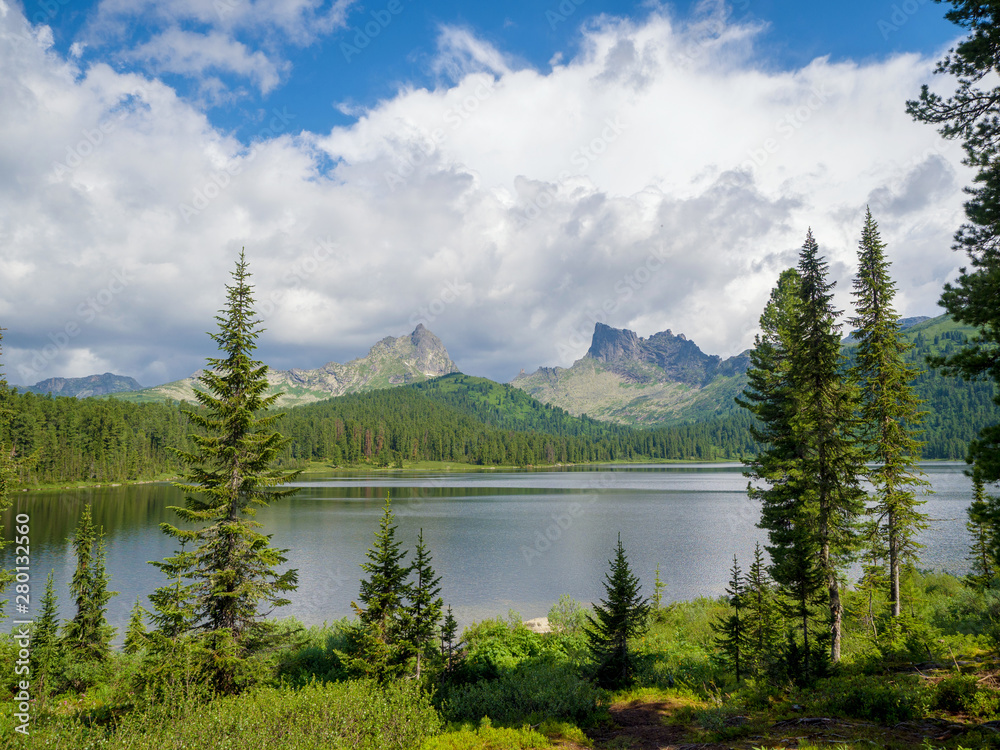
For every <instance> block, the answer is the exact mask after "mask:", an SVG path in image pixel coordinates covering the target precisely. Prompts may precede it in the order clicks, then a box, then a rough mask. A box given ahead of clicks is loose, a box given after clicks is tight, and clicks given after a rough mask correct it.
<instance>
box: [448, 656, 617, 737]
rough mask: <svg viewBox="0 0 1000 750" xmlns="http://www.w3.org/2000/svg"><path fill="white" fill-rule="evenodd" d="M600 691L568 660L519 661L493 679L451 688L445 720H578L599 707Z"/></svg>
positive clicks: (511, 723)
mask: <svg viewBox="0 0 1000 750" xmlns="http://www.w3.org/2000/svg"><path fill="white" fill-rule="evenodd" d="M599 694H600V693H599V691H598V689H597V688H595V687H594V686H593V685H592V684H591V683H590V682H588V681H587V680H585V679H583V678H582V677H580V676H579V675H578V674H577V673H576V670H575V669H574V668H573V667H572V666H571V665H570V664H568V663H567V662H565V661H563V662H560V661H557V660H555V659H552V658H548V659H541V660H536V661H532V662H527V663H524V664H521V665H519V666H518V667H516V668H515V669H512V670H510V671H508V672H505V673H504V674H502V675H501V676H500V677H499V678H497V679H493V680H481V681H479V682H475V683H472V684H467V685H456V686H454V687H451V688H450V689H449V690H448V692H447V695H446V696H445V699H444V706H443V713H444V716H445V718H446V719H447V720H448V721H459V722H461V721H478V720H480V719H481V718H483V717H484V716H487V717H489V718H490V719H491V720H492V721H493V722H495V723H497V724H505V725H520V724H521V723H523V722H525V721H528V720H532V721H533V722H534V721H537V720H538V719H542V718H545V719H565V720H570V721H576V722H579V721H581V720H583V719H584V718H586V717H587V716H588V715H589V714H590V713H591V712H593V711H594V710H595V709H596V707H597V701H598V696H599Z"/></svg>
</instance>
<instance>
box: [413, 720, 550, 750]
mask: <svg viewBox="0 0 1000 750" xmlns="http://www.w3.org/2000/svg"><path fill="white" fill-rule="evenodd" d="M551 746H552V745H551V743H550V742H549V741H548V740H547V739H546V738H545V737H544V736H542V735H541V734H539V733H538V732H536V731H534V730H533V729H531V728H530V727H521V728H518V729H507V728H502V727H494V726H492V725H491V724H490V720H489V719H483V723H482V725H480V726H479V728H478V729H473V728H472V727H470V726H463V727H462V728H461V729H458V730H456V731H453V732H446V733H445V734H442V735H439V736H437V737H432V738H431V739H429V740H427V741H426V742H425V743H424V745H423V747H422V748H421V750H529V749H530V748H545V747H551Z"/></svg>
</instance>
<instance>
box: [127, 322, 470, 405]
mask: <svg viewBox="0 0 1000 750" xmlns="http://www.w3.org/2000/svg"><path fill="white" fill-rule="evenodd" d="M453 372H458V367H456V366H455V363H454V362H453V361H452V360H451V357H450V356H449V355H448V350H447V349H445V346H444V344H443V343H442V342H441V339H439V338H438V337H437V336H435V335H434V334H433V333H431V332H430V331H428V330H427V329H426V328H425V327H424V325H423V324H422V323H421V324H420V325H418V326H417V327H416V329H415V330H414V331H413V333H411V334H410V335H408V336H400V337H399V338H393V337H392V336H387V337H386V338H384V339H382V340H381V341H379V342H378V343H376V344H375V345H374V346H373V347H372V348H371V349H370V350H369V351H368V354H367V355H366V356H364V357H359V358H358V359H354V360H351V361H350V362H348V363H346V364H339V363H337V362H328V363H327V364H325V365H323V366H322V367H320V368H317V369H315V370H301V369H292V370H269V371H268V373H267V380H268V383H269V384H270V389H269V391H268V392H269V393H275V392H279V391H280V392H282V393H283V394H284V395H283V396H281V397H280V398H279V399H278V406H280V407H282V408H284V407H288V406H294V405H297V404H308V403H312V402H315V401H323V400H325V399H328V398H331V397H332V396H342V395H344V394H346V393H359V392H362V391H371V390H376V389H379V388H390V387H392V386H397V385H406V384H407V383H416V382H420V381H423V380H427V379H428V378H436V377H440V376H441V375H447V374H449V373H453ZM197 377H198V373H194V374H193V375H192V376H191V377H188V378H184V379H183V380H177V381H175V382H173V383H166V384H165V385H159V386H155V387H153V388H147V389H145V390H142V391H138V392H136V393H123V394H120V395H118V396H117V397H118V398H124V399H126V400H130V401H165V400H174V401H194V391H195V386H196V385H197V384H198V381H197Z"/></svg>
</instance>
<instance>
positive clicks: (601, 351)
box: [511, 323, 750, 425]
mask: <svg viewBox="0 0 1000 750" xmlns="http://www.w3.org/2000/svg"><path fill="white" fill-rule="evenodd" d="M749 366H750V357H749V353H748V352H743V353H742V354H738V355H736V356H735V357H730V358H728V359H725V360H723V359H722V358H721V357H718V356H715V355H709V354H705V353H704V352H703V351H701V349H699V348H698V346H697V345H696V344H695V343H694V342H693V341H691V340H689V339H688V338H687V337H686V336H684V334H678V335H674V334H673V332H671V331H670V330H666V331H661V332H660V333H654V334H653V335H652V336H650V337H649V338H648V339H644V338H641V337H639V336H636V334H635V333H634V332H633V331H629V330H623V329H618V328H612V327H611V326H607V325H604V324H603V323H598V324H597V325H596V326H595V327H594V336H593V339H592V340H591V345H590V349H589V350H588V351H587V353H586V354H585V355H584V356H583V358H582V359H579V360H577V361H576V362H574V363H573V365H572V367H569V368H563V367H553V368H549V367H542V368H539V369H538V370H537V371H535V372H533V373H531V374H530V375H526V374H524V372H523V371H522V373H521V374H520V375H518V376H517V377H516V378H514V380H513V381H511V385H513V386H514V387H516V388H520V389H521V390H523V391H525V392H527V393H528V394H530V395H532V396H534V397H535V398H537V399H538V400H539V401H543V402H545V403H549V404H552V405H553V406H559V407H561V408H563V409H565V410H566V411H567V412H569V413H570V414H574V415H581V414H586V415H588V416H590V417H593V418H595V419H601V420H605V421H611V422H619V423H622V424H632V425H654V424H656V425H659V424H670V423H675V422H681V421H689V420H692V419H699V420H702V419H709V418H712V417H717V416H722V415H725V414H728V413H731V412H732V411H733V409H734V408H735V406H734V405H733V402H732V398H733V397H734V396H735V395H736V394H737V393H739V392H740V391H741V390H742V388H743V385H742V384H743V382H744V378H743V375H744V373H746V370H747V368H748V367H749Z"/></svg>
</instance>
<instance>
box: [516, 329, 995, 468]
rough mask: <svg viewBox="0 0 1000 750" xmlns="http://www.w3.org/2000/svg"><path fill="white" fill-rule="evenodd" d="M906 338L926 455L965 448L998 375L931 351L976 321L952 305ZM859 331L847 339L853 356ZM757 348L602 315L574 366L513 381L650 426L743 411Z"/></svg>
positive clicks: (566, 405)
mask: <svg viewBox="0 0 1000 750" xmlns="http://www.w3.org/2000/svg"><path fill="white" fill-rule="evenodd" d="M900 323H901V327H902V328H903V335H902V338H903V340H904V341H905V342H906V343H908V344H910V345H911V348H910V349H909V350H908V351H907V352H906V354H905V355H904V358H905V359H906V361H907V362H908V363H910V364H911V365H912V366H914V367H915V368H916V369H917V370H918V371H919V375H918V376H917V377H916V378H915V380H914V382H913V387H914V391H915V393H916V395H917V397H918V398H919V399H921V401H922V402H923V404H922V406H921V408H922V409H923V410H925V411H926V415H925V418H924V423H923V429H924V432H923V434H922V435H921V436H920V439H921V440H923V441H924V442H925V446H924V449H923V455H924V456H925V457H927V458H961V457H964V456H965V451H966V448H967V447H968V444H969V441H970V440H972V439H973V438H975V437H976V435H977V434H978V432H979V430H980V429H982V428H983V427H984V426H986V425H989V424H995V423H997V422H998V421H1000V407H998V406H997V404H996V403H995V402H994V401H993V397H994V395H995V393H996V388H995V386H994V385H993V383H992V382H989V381H977V382H971V383H970V382H966V381H964V380H961V379H959V378H953V377H948V376H945V375H942V374H941V373H940V372H939V371H937V370H934V369H932V368H930V367H929V366H928V365H927V359H928V357H934V356H942V355H946V354H953V353H955V352H956V351H958V350H959V349H960V348H961V347H963V346H965V342H966V340H967V339H969V338H971V337H972V336H974V335H975V333H976V332H975V329H973V328H972V327H970V326H966V325H961V324H959V323H956V322H955V321H954V320H952V319H951V318H950V317H949V316H947V315H941V316H939V317H936V318H927V317H919V318H906V319H904V320H902V321H900ZM856 346H857V340H855V339H854V338H852V337H848V338H846V339H844V341H843V343H842V348H843V352H844V354H845V356H846V358H847V366H850V364H851V362H852V360H853V357H854V353H855V351H856ZM748 364H749V356H748V354H747V353H743V354H740V355H738V356H736V357H731V358H729V359H727V360H720V359H719V358H718V357H710V356H709V355H706V354H704V353H702V352H701V350H700V349H698V347H697V346H695V345H694V344H693V342H691V341H689V340H687V339H686V338H685V337H684V336H680V335H678V336H674V335H673V334H672V333H670V331H666V332H664V333H658V334H655V335H653V336H650V337H649V339H647V340H644V339H642V338H639V337H637V336H636V335H635V334H634V333H632V331H622V330H617V329H615V328H609V327H608V326H602V325H600V324H598V326H597V327H596V329H595V331H594V338H593V343H592V344H591V347H590V350H589V351H588V352H587V354H586V355H585V356H584V357H583V358H582V359H580V360H578V361H577V362H575V363H574V364H573V366H572V367H569V368H560V367H555V368H545V367H543V368H541V369H539V370H538V371H537V372H534V373H532V374H531V375H525V374H523V372H522V374H521V375H519V376H518V377H516V378H515V379H514V380H513V381H512V382H511V385H513V386H515V387H517V388H521V389H522V390H524V391H526V392H528V393H529V394H531V395H532V396H534V397H535V398H537V399H538V400H540V401H543V402H546V403H549V404H552V405H554V406H559V407H561V408H563V409H565V410H566V411H567V412H569V413H570V414H574V415H580V414H587V415H589V416H591V417H594V418H597V419H602V420H606V421H611V422H619V423H626V424H632V425H637V426H644V427H650V428H653V427H660V426H667V425H676V424H679V423H686V424H691V423H699V422H706V421H708V420H713V419H719V418H721V419H722V421H723V422H727V421H730V420H733V419H736V420H739V419H740V417H741V416H745V414H743V410H742V409H740V408H739V407H737V406H736V404H735V403H734V402H733V399H734V397H736V396H737V395H739V394H740V393H741V392H742V391H743V388H744V386H745V385H746V374H745V373H746V368H747V365H748Z"/></svg>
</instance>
